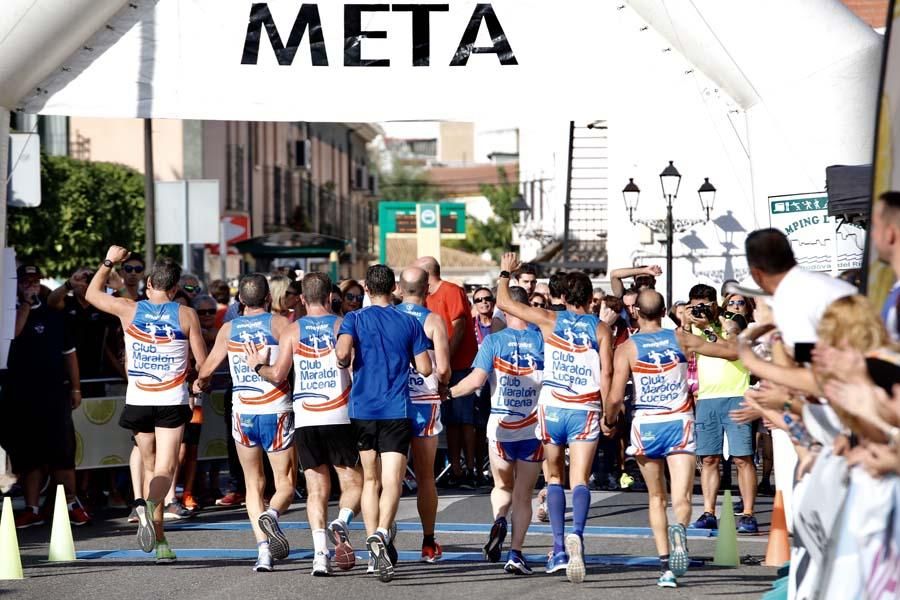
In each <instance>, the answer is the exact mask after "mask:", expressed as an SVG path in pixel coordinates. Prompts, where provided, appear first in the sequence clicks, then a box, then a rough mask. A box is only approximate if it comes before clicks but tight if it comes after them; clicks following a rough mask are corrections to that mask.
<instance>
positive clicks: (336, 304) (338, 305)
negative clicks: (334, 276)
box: [331, 283, 344, 316]
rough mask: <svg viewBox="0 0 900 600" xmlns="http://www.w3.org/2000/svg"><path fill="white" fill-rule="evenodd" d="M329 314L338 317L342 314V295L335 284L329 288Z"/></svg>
mask: <svg viewBox="0 0 900 600" xmlns="http://www.w3.org/2000/svg"><path fill="white" fill-rule="evenodd" d="M331 312H332V313H334V314H336V315H338V316H341V315H343V314H344V293H343V292H341V288H340V287H339V286H338V285H337V284H336V283H335V284H332V286H331Z"/></svg>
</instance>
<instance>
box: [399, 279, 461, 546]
mask: <svg viewBox="0 0 900 600" xmlns="http://www.w3.org/2000/svg"><path fill="white" fill-rule="evenodd" d="M400 292H401V294H402V295H403V303H402V304H398V305H397V306H396V307H395V308H396V309H397V310H399V311H401V312H404V313H406V314H408V315H411V316H413V317H415V318H416V320H418V321H419V323H421V324H422V327H423V328H424V329H425V336H426V337H427V338H428V339H429V340H430V343H429V345H430V346H431V349H429V350H428V355H429V356H430V358H431V365H432V372H431V375H429V376H428V377H423V376H422V375H421V374H420V373H419V372H418V371H416V369H415V368H414V367H412V366H410V368H409V398H410V400H411V401H412V415H411V417H412V429H413V437H412V456H413V471H414V472H415V475H416V486H417V488H416V503H417V506H418V509H419V519H420V520H421V521H422V558H421V560H422V562H427V563H434V562H437V561H439V560H441V558H443V551H442V550H441V545H440V544H438V543H437V542H436V541H434V522H435V520H436V519H437V506H438V496H437V487H436V486H435V483H434V456H435V454H436V453H437V443H438V434H440V433H441V430H442V429H443V427H442V425H441V396H440V394H439V393H438V386H439V385H447V382H449V381H450V344H449V341H448V338H447V328H446V327H445V326H444V320H443V319H441V317H440V315H438V314H437V313H433V312H431V311H430V310H428V309H427V308H425V297H426V296H427V295H428V273H426V272H425V271H423V270H422V269H420V268H418V267H409V268H407V269H405V270H404V271H403V272H402V273H400Z"/></svg>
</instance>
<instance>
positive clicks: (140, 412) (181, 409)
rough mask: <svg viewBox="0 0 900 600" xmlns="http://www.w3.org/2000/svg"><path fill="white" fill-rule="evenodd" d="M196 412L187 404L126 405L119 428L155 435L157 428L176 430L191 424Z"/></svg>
mask: <svg viewBox="0 0 900 600" xmlns="http://www.w3.org/2000/svg"><path fill="white" fill-rule="evenodd" d="M193 414H194V411H193V410H192V409H191V407H190V406H188V405H187V404H177V405H175V406H137V405H135V404H126V405H125V410H123V411H122V416H121V417H119V427H124V428H125V429H130V430H131V431H136V432H138V433H153V431H154V430H155V429H156V428H157V427H161V428H163V429H175V428H176V427H181V426H182V425H186V424H188V423H190V421H191V417H192V416H193Z"/></svg>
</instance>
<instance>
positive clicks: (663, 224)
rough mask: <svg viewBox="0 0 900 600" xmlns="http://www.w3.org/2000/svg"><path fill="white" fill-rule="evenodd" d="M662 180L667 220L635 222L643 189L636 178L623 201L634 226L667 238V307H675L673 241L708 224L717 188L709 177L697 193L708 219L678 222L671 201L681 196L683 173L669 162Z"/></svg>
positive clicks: (624, 195) (627, 187) (640, 220)
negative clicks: (673, 301) (673, 302)
mask: <svg viewBox="0 0 900 600" xmlns="http://www.w3.org/2000/svg"><path fill="white" fill-rule="evenodd" d="M659 181H660V184H661V185H662V193H663V197H664V198H665V199H666V219H665V221H663V220H661V219H635V218H634V212H635V211H636V210H637V205H638V200H639V199H640V194H641V190H640V188H638V186H637V184H635V183H634V179H629V180H628V183H627V184H626V185H625V188H624V189H623V190H622V198H623V199H624V200H625V208H626V209H627V210H628V220H629V221H631V222H632V223H640V224H641V225H645V226H646V227H647V228H649V229H650V230H651V231H652V232H654V233H664V234H665V235H666V305H667V306H672V279H673V278H672V275H673V273H672V263H673V256H672V248H673V242H674V240H673V239H672V238H673V237H674V236H675V234H676V233H681V232H683V231H687V229H688V228H689V227H693V226H694V225H697V224H699V223H704V222H706V221H709V218H710V212H711V211H712V208H713V203H714V202H715V198H716V188H715V187H713V185H712V184H711V183H710V182H709V178H708V177H707V178H705V179H704V182H703V184H702V185H701V186H700V189H699V190H697V193H698V194H699V196H700V205H701V207H702V208H703V210H704V211H705V212H706V219H705V221H704V219H679V220H678V222H677V223H676V222H675V219H674V217H673V215H672V201H673V200H675V199H676V198H677V197H678V189H679V187H680V186H681V173H679V172H678V169H676V168H675V164H674V161H671V160H670V161H669V165H668V166H667V167H666V168H665V169H663V171H662V173H660V174H659Z"/></svg>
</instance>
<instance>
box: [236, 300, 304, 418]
mask: <svg viewBox="0 0 900 600" xmlns="http://www.w3.org/2000/svg"><path fill="white" fill-rule="evenodd" d="M245 342H252V343H253V344H254V345H255V346H256V348H257V350H262V349H263V348H265V347H268V348H269V362H268V364H269V365H274V364H275V361H276V360H278V340H276V339H275V336H274V335H272V315H271V313H264V314H261V315H252V316H241V317H236V318H234V319H233V320H232V321H231V336H230V337H229V338H228V366H229V369H230V370H231V379H232V381H233V382H234V388H233V390H234V391H233V393H232V396H231V401H232V412H233V413H236V414H239V415H273V414H280V413H285V412H290V410H291V388H290V385H289V384H288V382H287V381H282V382H281V384H280V385H277V386H276V385H273V384H272V383H271V382H269V381H267V380H266V379H264V378H262V377H260V376H259V375H257V374H256V372H255V371H254V370H253V369H251V368H250V366H249V365H248V364H247V355H246V353H245V352H244V343H245Z"/></svg>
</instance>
